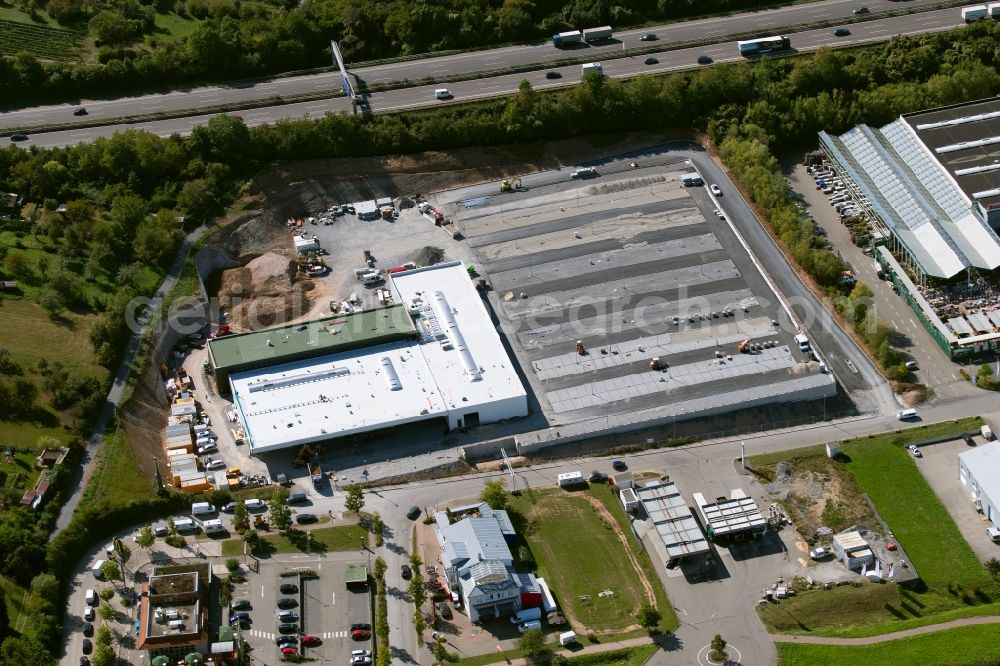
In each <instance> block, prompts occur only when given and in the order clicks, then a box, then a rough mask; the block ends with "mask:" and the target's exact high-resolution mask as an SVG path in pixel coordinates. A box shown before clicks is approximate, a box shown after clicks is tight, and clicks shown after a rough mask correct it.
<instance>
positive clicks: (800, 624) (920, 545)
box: [751, 418, 1000, 636]
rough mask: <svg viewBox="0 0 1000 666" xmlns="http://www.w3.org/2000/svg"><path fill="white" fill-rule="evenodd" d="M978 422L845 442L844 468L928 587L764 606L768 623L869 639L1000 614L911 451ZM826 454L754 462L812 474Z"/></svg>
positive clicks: (866, 588)
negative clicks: (915, 444) (778, 464)
mask: <svg viewBox="0 0 1000 666" xmlns="http://www.w3.org/2000/svg"><path fill="white" fill-rule="evenodd" d="M980 424H981V421H980V420H979V419H973V418H970V419H962V420H959V421H953V422H946V423H938V424H931V425H927V426H922V427H919V428H913V429H910V430H906V431H903V432H893V433H887V434H884V435H877V436H872V437H862V438H858V439H854V440H850V441H846V442H842V443H841V447H842V450H843V452H844V454H845V455H846V457H847V462H845V463H841V464H843V465H844V466H845V468H846V470H847V471H848V472H849V473H850V474H851V476H852V477H853V478H854V480H855V481H856V482H857V484H858V487H859V488H860V490H861V491H862V492H864V493H866V494H867V495H868V496H869V497H870V498H871V499H872V501H873V502H874V503H875V506H876V507H877V508H878V510H879V513H880V514H881V516H882V518H883V519H884V520H885V521H886V522H887V523H888V524H889V527H890V528H891V529H892V531H893V535H894V538H895V539H896V540H897V541H898V542H899V543H900V544H901V545H902V546H903V548H904V549H905V551H906V553H907V555H908V557H909V558H910V561H911V562H912V563H913V564H914V566H915V567H916V570H917V571H918V572H919V574H920V576H921V579H922V581H923V583H924V584H925V586H924V587H921V586H918V587H917V588H915V589H912V590H911V589H907V588H904V587H900V586H897V585H892V584H888V585H863V586H860V587H838V588H835V589H833V590H815V591H810V592H806V593H804V594H801V595H799V596H797V597H796V598H794V599H789V600H786V601H783V602H782V603H781V604H779V605H776V606H768V607H766V608H765V609H764V610H763V611H762V619H763V620H764V622H765V624H767V625H768V626H769V628H770V629H771V630H772V631H775V632H778V633H809V632H813V633H816V634H821V635H836V636H871V635H877V634H880V633H886V632H890V631H899V630H901V629H907V628H911V627H917V626H923V625H928V624H935V623H938V622H944V621H948V620H952V619H955V618H959V617H969V616H973V615H988V614H993V613H997V612H1000V603H998V602H997V601H996V600H997V599H1000V587H998V585H997V583H996V582H995V581H994V580H993V579H992V578H990V576H989V575H988V574H987V572H986V570H985V568H984V567H983V565H982V563H981V562H979V560H978V559H977V558H976V556H975V554H974V553H973V552H972V549H971V548H970V547H969V545H968V543H967V542H966V541H965V539H964V537H963V536H962V534H961V532H959V530H958V528H957V527H956V525H955V523H954V521H953V520H952V519H951V516H950V515H949V514H948V511H947V510H946V509H945V508H944V506H943V505H942V504H941V501H940V500H939V499H938V498H937V496H936V495H935V494H934V491H933V490H931V488H930V486H928V485H927V482H926V481H925V480H924V477H923V475H921V473H920V471H919V470H918V469H917V467H916V465H915V463H914V461H913V459H912V458H911V457H910V454H909V453H908V452H907V451H906V445H907V444H909V443H911V442H916V441H921V440H924V439H930V438H932V437H937V436H941V435H945V434H951V433H954V434H956V435H957V434H960V433H962V432H966V431H970V430H978V428H979V425H980ZM823 455H825V451H824V448H823V447H822V446H819V447H807V448H803V449H796V450H792V451H783V452H778V453H774V454H768V455H766V456H756V457H754V458H753V459H752V461H751V464H752V465H753V466H754V467H755V468H759V467H761V466H763V465H769V464H774V463H776V462H778V461H779V460H786V461H789V462H790V463H791V465H792V467H793V468H794V467H796V466H797V465H799V466H802V467H806V468H808V467H809V463H808V461H809V460H810V459H812V458H815V457H816V456H823ZM796 461H800V462H796ZM857 501H859V502H861V501H863V500H862V499H861V498H857Z"/></svg>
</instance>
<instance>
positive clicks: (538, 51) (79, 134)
mask: <svg viewBox="0 0 1000 666" xmlns="http://www.w3.org/2000/svg"><path fill="white" fill-rule="evenodd" d="M930 2H931V0H913V2H909V3H907V4H906V5H905V7H906V8H908V9H909V8H918V7H919V6H920V5H922V4H929V3H930ZM855 6H857V3H856V2H854V1H853V0H838V1H836V2H824V3H815V4H809V5H795V6H792V7H786V8H782V9H777V10H770V11H764V12H757V13H752V14H746V15H742V16H739V17H726V18H711V19H702V20H697V21H690V22H684V23H676V24H671V25H668V26H661V27H658V28H648V29H644V30H633V31H626V32H623V33H619V34H617V35H616V39H615V40H612V41H610V42H609V43H606V44H601V45H597V44H595V45H586V46H583V47H581V48H579V49H556V48H555V47H553V46H552V45H551V44H550V43H543V44H541V45H533V46H515V47H507V48H501V49H493V50H487V51H476V52H472V53H462V54H458V55H452V56H438V57H431V58H425V59H420V60H412V61H407V62H401V63H392V64H386V65H376V66H372V67H365V68H361V69H357V70H354V69H352V70H351V72H352V74H354V75H355V76H357V77H358V78H359V79H360V80H363V81H365V82H367V83H368V84H382V83H391V82H400V81H413V82H415V81H420V80H423V79H425V78H427V77H446V76H473V75H474V74H475V73H477V72H488V71H493V70H496V69H498V68H503V67H509V66H515V65H532V64H536V65H537V66H538V67H539V68H540V69H539V70H537V71H533V72H525V73H520V74H509V75H501V76H495V77H488V78H482V79H472V80H464V81H459V82H456V83H450V84H447V85H448V87H449V88H450V89H451V90H452V92H454V93H455V98H456V100H457V101H462V100H468V99H474V98H480V97H492V96H496V95H503V94H509V93H511V92H513V91H516V90H517V87H518V85H519V84H520V82H521V81H522V80H524V79H527V80H529V81H531V83H532V85H534V86H535V87H536V88H537V89H545V88H555V87H560V86H565V85H567V84H572V83H575V82H576V81H577V80H578V79H579V77H580V66H579V65H569V66H565V67H558V68H554V69H553V71H557V72H559V74H560V75H561V76H562V79H561V80H560V79H557V80H549V79H546V78H545V72H544V71H543V70H544V69H545V67H546V63H547V62H552V61H555V60H558V59H560V58H566V57H580V56H584V55H590V57H592V58H593V59H594V60H595V61H601V60H603V61H604V62H603V64H604V71H605V73H606V74H607V75H608V76H613V77H630V76H635V75H637V74H639V73H644V72H645V73H662V72H668V71H675V70H680V69H688V68H691V67H694V66H696V65H695V61H696V59H697V57H698V56H699V55H702V54H704V55H708V56H710V57H712V58H713V59H714V60H715V61H716V62H722V61H737V60H741V59H742V58H741V57H740V56H739V54H738V52H737V49H736V44H735V42H734V41H725V42H721V43H717V44H712V45H707V46H701V47H695V48H688V49H680V50H676V51H662V52H659V53H655V54H653V55H654V57H656V58H657V59H658V60H659V62H658V63H656V64H653V65H646V64H644V61H645V59H646V58H647V57H649V54H643V55H641V56H630V57H626V58H617V59H613V60H607V59H604V58H602V55H605V56H606V55H608V54H609V53H613V52H615V51H620V50H622V49H623V48H626V47H634V46H638V45H639V44H640V42H639V41H638V39H639V35H640V34H641V33H643V32H648V31H653V32H656V34H657V35H658V36H659V41H658V42H644V43H642V44H644V45H647V46H653V45H655V44H657V43H659V44H663V45H664V46H665V47H666V46H668V45H670V44H674V43H678V42H686V41H693V40H698V39H705V38H718V39H720V40H724V39H725V38H726V36H727V35H731V34H733V33H735V32H743V31H750V30H755V31H756V30H759V31H760V32H766V31H768V29H771V28H775V27H781V26H788V25H791V24H802V23H807V22H810V21H818V20H835V19H837V18H844V17H847V16H850V15H851V9H852V8H853V7H855ZM869 7H870V8H871V10H872V13H873V14H875V15H876V16H877V14H878V12H879V11H886V10H888V9H899V8H900V7H901V5H899V3H893V2H890V1H889V0H875V1H873V2H871V3H869ZM960 25H963V22H962V19H961V16H960V14H959V10H958V9H957V8H951V9H943V10H935V11H927V12H919V13H915V14H910V15H906V16H898V17H892V18H885V19H874V20H866V21H863V22H860V23H856V24H852V25H851V31H852V34H851V35H849V36H847V37H835V36H834V35H833V31H832V30H831V29H830V28H822V29H818V30H809V31H804V32H798V33H790V34H791V35H792V45H793V46H794V47H795V48H796V49H798V50H801V51H809V50H813V49H816V48H818V47H820V46H822V45H825V44H844V45H847V44H859V43H864V42H870V41H883V40H885V39H887V38H888V37H890V36H892V35H896V34H909V33H920V32H928V31H934V30H945V29H950V28H954V27H957V26H960ZM339 81H340V73H339V72H325V73H321V74H311V75H305V76H293V77H288V78H281V79H272V80H265V81H258V82H246V83H233V84H228V85H221V86H212V87H206V88H196V89H193V90H190V91H176V92H170V93H165V94H151V95H145V96H140V97H127V98H121V99H115V100H105V101H86V100H84V101H83V102H82V104H84V105H85V106H86V107H87V110H88V112H89V116H88V117H87V118H86V119H87V120H92V119H95V118H96V119H102V118H103V119H108V120H109V121H110V120H113V119H116V118H122V117H127V116H135V115H142V114H151V113H157V112H164V111H175V112H176V111H184V110H192V111H196V110H197V109H199V108H206V107H213V106H218V105H220V104H232V103H238V102H247V101H253V100H257V101H266V100H268V99H269V98H274V97H275V96H280V95H284V96H290V95H300V94H307V93H308V94H315V93H317V92H320V93H328V94H330V95H334V94H338V93H339V90H340V84H339ZM436 87H441V84H437V85H423V86H420V85H416V86H413V87H408V88H402V89H397V90H391V91H386V92H381V93H373V94H372V95H370V96H369V97H368V103H369V106H370V108H371V110H372V111H374V112H379V111H394V110H399V109H405V108H415V107H419V106H427V105H429V104H434V103H440V102H436V101H435V100H434V95H433V90H434V88H436ZM75 106H76V105H68V104H61V105H55V106H43V107H33V108H27V109H21V110H17V111H9V112H6V113H0V129H3V128H8V129H9V128H13V127H29V126H32V125H52V124H60V123H72V122H74V121H75V120H76V117H75V116H73V115H72V110H73V109H74V108H75ZM328 111H345V112H350V111H351V105H350V102H348V101H347V100H346V99H345V98H344V97H343V96H340V97H331V98H329V99H323V100H316V101H311V102H300V103H293V104H284V105H277V106H262V107H259V108H257V109H253V110H247V111H242V112H240V115H241V116H242V117H243V118H244V120H245V121H246V122H247V124H248V125H259V124H264V123H271V122H274V121H276V120H279V119H282V118H300V117H303V116H306V115H313V116H316V115H322V114H324V113H326V112H328ZM211 115H212V114H209V115H203V116H187V117H183V118H177V119H171V120H163V121H155V122H142V123H130V124H116V125H107V126H104V127H94V128H81V129H73V130H67V131H60V132H51V133H46V134H39V135H38V136H37V137H33V138H32V139H31V140H29V141H28V142H25V143H23V144H20V145H30V144H32V143H34V144H36V145H40V146H49V147H51V146H62V145H68V144H72V143H77V142H80V141H88V140H92V139H94V138H96V137H98V136H109V135H110V134H112V133H114V132H116V131H121V130H122V129H125V128H127V127H139V128H142V129H146V130H148V131H151V132H153V133H155V134H159V135H161V136H167V135H170V134H172V133H174V132H179V133H181V134H186V133H189V132H190V131H191V129H192V128H193V127H194V126H195V125H200V124H204V123H206V122H207V121H208V118H210V117H211Z"/></svg>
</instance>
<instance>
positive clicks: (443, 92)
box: [434, 88, 454, 99]
mask: <svg viewBox="0 0 1000 666" xmlns="http://www.w3.org/2000/svg"><path fill="white" fill-rule="evenodd" d="M434 97H435V98H436V99H451V98H452V97H454V95H452V94H451V91H450V90H448V89H447V88H438V89H437V90H435V91H434Z"/></svg>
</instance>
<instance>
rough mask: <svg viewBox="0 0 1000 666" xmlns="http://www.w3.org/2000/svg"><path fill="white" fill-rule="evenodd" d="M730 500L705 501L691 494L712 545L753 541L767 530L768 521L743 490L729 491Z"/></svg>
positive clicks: (698, 495) (721, 498)
mask: <svg viewBox="0 0 1000 666" xmlns="http://www.w3.org/2000/svg"><path fill="white" fill-rule="evenodd" d="M729 495H730V496H729V498H728V499H727V498H725V497H719V498H717V499H716V500H714V501H708V500H706V499H705V496H704V495H702V494H701V493H695V494H694V503H695V506H697V507H698V512H699V513H700V514H701V518H702V521H703V523H704V525H705V532H706V533H707V534H708V538H709V539H711V540H712V541H717V540H719V539H746V538H750V539H752V538H756V537H759V536H761V535H762V534H764V532H765V531H766V530H767V521H766V520H764V516H763V515H761V513H760V509H758V508H757V503H756V502H754V501H753V498H751V497H748V496H747V494H746V493H745V492H744V491H743V490H742V489H739V488H737V489H735V490H731V491H730V493H729Z"/></svg>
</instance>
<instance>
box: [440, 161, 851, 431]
mask: <svg viewBox="0 0 1000 666" xmlns="http://www.w3.org/2000/svg"><path fill="white" fill-rule="evenodd" d="M690 171H691V168H690V167H689V166H687V165H686V164H685V163H683V162H678V163H675V164H667V165H662V164H661V165H657V166H650V167H649V168H636V169H628V168H627V167H625V168H624V169H622V168H621V166H616V165H613V164H608V165H605V166H601V167H598V168H597V173H596V175H593V176H591V177H587V178H571V177H570V175H569V174H566V173H562V174H558V173H549V174H540V176H541V177H544V180H542V182H541V183H538V182H537V180H539V179H536V180H535V181H533V186H532V187H531V189H530V190H529V191H520V192H516V193H514V194H495V195H489V196H474V195H476V194H480V193H481V192H485V191H486V190H485V187H486V186H483V188H478V189H476V188H468V189H466V190H460V191H456V192H449V193H445V194H447V195H448V196H449V197H451V201H450V203H449V204H448V205H447V207H446V210H447V211H448V213H449V215H450V217H451V218H452V219H453V220H455V222H456V224H458V226H459V227H460V228H462V230H463V233H464V235H465V237H466V238H467V239H468V242H469V244H470V246H471V247H472V248H473V249H474V250H475V251H476V254H477V256H478V264H477V268H478V269H479V271H480V272H481V273H483V274H485V275H486V277H487V279H488V280H489V282H490V285H491V288H492V289H491V292H490V296H489V298H490V302H491V304H492V305H493V308H494V310H495V311H496V312H497V313H498V315H499V317H500V319H501V326H502V328H503V329H504V331H505V332H506V333H507V335H508V337H509V338H510V340H511V346H512V347H513V349H514V351H515V353H516V354H517V356H518V357H519V359H520V361H521V365H522V367H523V368H524V369H525V371H526V375H527V377H528V381H529V382H530V384H531V385H532V387H533V388H534V390H535V393H536V395H537V397H538V400H539V403H540V404H541V408H542V410H543V412H544V413H545V415H546V417H547V418H548V420H549V423H550V424H562V425H565V424H568V423H574V422H580V421H587V420H592V419H597V418H603V417H609V416H616V415H632V414H635V415H637V417H636V420H638V419H639V418H654V417H656V416H664V415H666V416H670V415H673V416H674V417H678V416H680V415H683V414H685V413H687V414H694V413H697V412H698V411H700V410H702V409H706V408H716V409H720V410H725V409H735V408H737V405H738V403H741V402H743V401H745V400H746V389H747V388H750V387H752V388H754V389H755V390H756V392H757V394H758V395H764V394H769V395H788V394H793V393H794V392H795V391H797V390H802V389H806V388H808V389H815V388H816V387H821V386H828V387H830V388H831V389H832V385H833V382H832V380H831V379H830V377H829V376H828V375H824V374H823V373H821V372H820V365H819V363H815V362H814V363H809V361H811V358H810V356H809V355H808V354H807V353H803V352H802V351H800V349H799V348H798V346H796V345H795V344H794V343H793V340H792V338H793V336H794V335H795V334H796V332H797V331H796V330H795V326H794V324H792V322H791V321H790V320H789V318H788V317H787V316H786V314H785V311H784V309H783V308H782V307H781V304H780V302H779V300H778V298H777V297H776V296H775V295H774V293H773V291H772V290H771V288H770V287H769V285H768V283H767V281H766V280H764V279H763V277H762V276H761V274H760V272H759V271H758V270H757V268H756V267H755V266H754V263H753V261H752V260H751V258H750V256H749V255H748V254H747V252H746V251H745V250H744V248H743V245H742V244H741V242H740V240H739V238H738V237H737V236H736V234H735V233H734V232H733V229H732V228H731V227H730V225H729V223H728V221H727V220H726V219H725V213H724V211H725V205H726V196H725V192H724V191H723V193H722V195H721V196H714V195H711V194H710V193H709V191H708V187H707V185H706V186H705V187H685V186H684V185H683V184H682V183H681V175H682V173H685V172H690ZM442 196H443V195H439V197H438V198H439V199H440V198H441V197H442ZM716 210H717V211H718V212H717V213H715V212H713V211H716ZM745 340H749V341H750V343H751V348H753V347H752V346H753V345H757V347H756V349H754V351H753V352H752V353H740V352H739V351H738V349H739V346H740V344H741V343H742V342H743V341H745ZM578 343H579V344H580V345H582V349H581V348H578ZM581 351H582V353H581ZM654 358H658V359H659V363H658V365H657V367H655V368H653V367H652V366H651V364H652V362H653V359H654ZM651 370H653V371H651ZM734 380H738V381H739V384H740V387H741V389H743V390H742V391H741V392H740V394H739V395H736V394H731V393H730V390H731V387H732V383H733V381H734ZM639 414H641V415H642V416H641V417H639V416H638V415H639ZM681 418H682V417H681Z"/></svg>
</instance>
